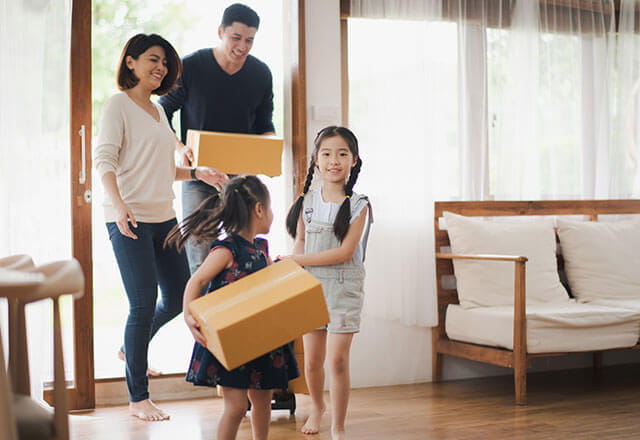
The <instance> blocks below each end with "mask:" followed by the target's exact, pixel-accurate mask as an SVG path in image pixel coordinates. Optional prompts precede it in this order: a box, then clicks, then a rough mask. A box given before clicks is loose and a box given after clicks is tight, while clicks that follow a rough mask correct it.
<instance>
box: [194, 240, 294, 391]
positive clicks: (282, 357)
mask: <svg viewBox="0 0 640 440" xmlns="http://www.w3.org/2000/svg"><path fill="white" fill-rule="evenodd" d="M219 247H224V248H226V249H228V250H229V251H231V254H232V255H233V264H232V266H231V267H230V268H228V269H224V270H223V271H222V272H220V273H219V274H218V276H216V277H215V278H214V279H213V280H212V281H211V284H210V285H209V289H208V290H209V293H208V295H215V291H216V290H217V289H219V288H221V287H223V286H226V285H227V284H229V283H232V282H234V281H236V280H239V279H240V278H242V277H244V276H246V275H249V274H250V273H253V272H255V271H257V270H260V269H262V268H264V267H266V266H267V257H268V255H269V245H268V243H267V240H265V239H263V238H256V239H255V240H254V242H253V243H251V242H249V241H247V240H245V239H244V238H242V237H241V236H239V235H237V234H230V235H229V236H228V237H226V238H225V239H224V240H216V241H214V242H213V243H212V244H211V251H213V250H215V249H216V248H219ZM260 330H261V329H256V331H260ZM246 337H247V341H248V340H250V339H251V335H250V334H248V335H246ZM298 376H299V371H298V364H297V363H296V359H295V357H294V356H293V352H292V350H291V344H287V345H284V346H282V347H280V348H278V349H276V350H274V351H272V352H270V353H267V354H265V355H262V356H260V357H259V358H257V359H254V360H252V361H249V362H247V363H246V364H244V365H241V366H239V367H237V368H234V369H233V370H231V371H228V370H227V369H226V368H224V366H223V365H222V364H221V363H220V362H219V361H218V360H217V359H216V358H215V356H213V355H212V354H211V352H210V351H209V350H207V348H206V347H203V346H202V345H200V344H198V343H197V342H196V343H195V346H194V348H193V355H192V356H191V362H190V364H189V370H188V371H187V377H186V380H187V381H188V382H192V383H193V384H194V385H204V386H210V387H214V386H216V385H222V386H225V387H231V388H244V389H247V388H256V389H282V388H287V384H288V382H289V381H290V380H292V379H295V378H296V377H298Z"/></svg>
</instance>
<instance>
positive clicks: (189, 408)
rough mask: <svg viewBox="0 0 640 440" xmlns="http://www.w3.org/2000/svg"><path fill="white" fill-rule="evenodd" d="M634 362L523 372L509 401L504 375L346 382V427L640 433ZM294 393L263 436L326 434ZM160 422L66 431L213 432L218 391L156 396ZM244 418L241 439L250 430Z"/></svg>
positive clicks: (422, 439) (386, 433)
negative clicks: (308, 428) (523, 392)
mask: <svg viewBox="0 0 640 440" xmlns="http://www.w3.org/2000/svg"><path fill="white" fill-rule="evenodd" d="M638 373H640V366H639V365H626V366H617V367H608V368H605V369H604V372H603V374H602V375H601V377H599V378H597V377H594V376H593V374H592V371H591V370H572V371H563V372H552V373H538V374H534V375H529V405H528V406H526V407H518V406H515V405H514V404H513V386H512V380H511V377H509V376H501V377H494V378H483V379H472V380H463V381H453V382H446V383H440V384H420V385H403V386H393V387H382V388H367V389H357V390H353V392H352V398H351V404H350V413H349V416H348V419H347V423H348V424H347V433H348V438H349V439H351V440H356V439H367V440H371V439H381V440H387V439H389V440H427V439H473V440H481V439H514V440H515V439H545V440H546V439H562V440H581V439H594V440H595V439H607V440H609V439H625V440H629V439H638V438H640V374H638ZM297 397H298V410H297V412H296V414H295V415H294V416H289V413H288V411H273V413H272V419H271V420H272V423H271V431H270V438H271V439H274V440H275V439H277V440H289V439H313V440H325V439H329V438H330V436H329V435H328V433H327V430H328V428H329V423H330V422H329V416H328V415H325V417H324V420H323V423H322V430H323V432H322V433H320V435H315V436H305V435H302V434H300V433H299V429H300V427H301V426H302V423H303V422H304V420H305V419H306V416H307V414H308V410H309V400H308V397H307V396H303V395H302V396H297ZM162 408H163V409H165V410H166V411H168V412H169V413H170V414H171V416H172V417H171V420H170V421H167V422H155V423H145V422H142V421H139V420H137V419H135V418H133V417H131V416H129V415H128V413H127V408H126V407H124V406H116V407H105V408H99V409H96V410H95V411H92V412H90V413H83V414H79V415H72V416H71V432H72V438H73V439H92V440H102V439H104V440H107V439H108V440H119V439H123V440H125V439H153V440H156V439H158V440H162V439H180V440H199V439H214V438H215V431H216V424H217V419H218V416H219V415H220V412H221V410H222V400H221V399H218V398H211V399H204V400H188V401H171V402H162ZM250 438H251V430H250V423H249V419H248V418H246V419H245V420H244V421H243V422H242V425H241V427H240V433H239V435H238V439H240V440H242V439H250Z"/></svg>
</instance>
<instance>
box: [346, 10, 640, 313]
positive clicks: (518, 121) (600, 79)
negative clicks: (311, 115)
mask: <svg viewBox="0 0 640 440" xmlns="http://www.w3.org/2000/svg"><path fill="white" fill-rule="evenodd" d="M637 9H638V1H637V0H625V1H623V2H622V18H621V22H620V29H619V33H618V34H617V35H616V33H615V18H614V4H613V1H612V0H596V1H589V2H585V1H582V0H565V1H562V2H560V1H552V0H530V1H515V0H487V1H482V2H480V1H470V0H425V1H420V2H418V1H411V0H352V1H351V17H352V18H351V19H350V20H349V90H350V109H349V121H350V125H351V127H352V128H353V129H354V131H355V132H356V134H357V135H358V136H359V137H360V139H361V144H362V146H361V149H362V155H363V158H364V159H365V160H366V162H365V165H364V166H366V167H367V170H366V172H363V177H362V181H361V182H360V183H359V187H361V188H362V189H363V191H365V192H367V193H368V194H370V195H371V198H372V200H373V201H374V203H375V204H374V209H375V214H376V225H375V230H374V234H372V237H371V243H370V252H369V255H368V263H367V269H368V274H367V300H366V303H365V313H369V314H371V315H373V316H377V317H382V318H387V319H392V320H399V321H401V322H402V323H404V324H408V325H431V324H433V323H434V316H435V314H434V310H435V306H434V301H435V293H434V287H435V281H434V274H433V229H432V228H433V226H432V225H433V215H432V206H433V202H434V200H485V199H503V200H504V199H561V198H593V197H628V196H631V195H635V194H636V192H637V190H636V188H638V189H639V190H640V173H638V172H637V169H638V160H639V159H640V150H639V149H638V147H639V146H640V135H639V132H640V130H639V129H638V128H637V127H638V126H639V125H638V123H639V122H640V105H639V104H640V82H639V78H640V75H639V71H640V62H639V61H640V60H639V59H640V50H639V49H640V46H639V44H640V40H639V39H638V34H637V33H636V31H637V27H638V23H637V22H634V21H633V20H634V18H635V15H634V14H633V12H634V11H637ZM625 17H626V18H625ZM363 170H364V168H363Z"/></svg>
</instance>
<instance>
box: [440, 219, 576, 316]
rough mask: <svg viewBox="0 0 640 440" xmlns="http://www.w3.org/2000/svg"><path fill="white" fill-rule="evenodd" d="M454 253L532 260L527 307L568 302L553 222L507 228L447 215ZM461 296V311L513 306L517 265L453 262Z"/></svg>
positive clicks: (527, 282)
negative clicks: (558, 266)
mask: <svg viewBox="0 0 640 440" xmlns="http://www.w3.org/2000/svg"><path fill="white" fill-rule="evenodd" d="M444 219H445V223H446V228H447V231H448V233H449V241H450V242H451V251H452V252H453V253H454V254H500V255H517V256H525V257H527V258H528V261H527V263H526V276H525V280H526V298H527V304H543V303H557V304H562V303H567V302H568V301H569V295H568V294H567V291H566V289H565V288H564V286H563V285H562V284H561V283H560V278H559V276H558V270H557V260H556V240H555V233H554V230H553V223H552V222H551V220H546V219H540V220H539V221H536V222H532V223H507V222H502V221H500V222H498V221H487V220H481V219H475V218H470V217H464V216H461V215H457V214H452V213H450V212H445V213H444ZM453 266H454V272H455V276H456V286H457V289H458V297H459V298H460V305H461V306H462V307H477V306H508V305H511V304H513V297H514V272H515V270H514V267H515V264H514V263H513V262H508V261H507V262H503V261H478V260H454V261H453Z"/></svg>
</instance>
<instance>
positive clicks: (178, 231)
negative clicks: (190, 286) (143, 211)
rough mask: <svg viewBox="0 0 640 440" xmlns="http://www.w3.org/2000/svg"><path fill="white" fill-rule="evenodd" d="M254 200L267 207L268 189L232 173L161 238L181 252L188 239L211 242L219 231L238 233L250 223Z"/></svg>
mask: <svg viewBox="0 0 640 440" xmlns="http://www.w3.org/2000/svg"><path fill="white" fill-rule="evenodd" d="M256 203H262V205H264V206H265V207H269V204H270V203H271V198H270V197H269V190H268V189H267V187H266V186H265V185H264V183H262V182H261V181H260V179H258V178H257V177H256V176H251V175H246V176H244V175H243V176H236V177H234V178H233V179H231V180H230V181H229V183H228V184H227V186H226V187H225V188H224V191H223V192H221V193H217V194H214V195H212V196H210V197H208V198H207V199H205V200H204V201H203V202H202V203H201V204H200V206H198V208H197V209H196V210H195V211H194V212H193V213H192V214H191V215H190V216H188V217H187V218H185V219H184V220H182V221H181V222H180V224H178V225H176V226H175V227H174V228H173V229H171V231H169V234H168V235H167V238H166V239H165V242H164V245H165V246H176V248H177V249H178V250H179V251H181V250H182V249H183V248H184V245H185V244H186V242H187V240H188V239H189V238H193V239H195V240H196V241H197V242H199V243H201V242H207V243H209V242H211V241H213V240H216V239H218V238H219V237H220V235H221V234H222V232H223V231H224V232H225V233H227V234H229V233H236V234H237V233H239V232H240V231H242V230H243V229H245V228H246V227H247V226H249V224H250V223H251V211H252V210H253V208H254V206H255V205H256Z"/></svg>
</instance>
